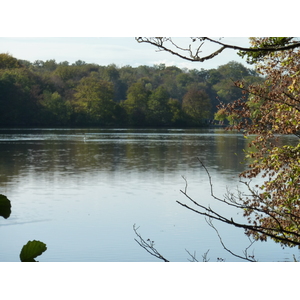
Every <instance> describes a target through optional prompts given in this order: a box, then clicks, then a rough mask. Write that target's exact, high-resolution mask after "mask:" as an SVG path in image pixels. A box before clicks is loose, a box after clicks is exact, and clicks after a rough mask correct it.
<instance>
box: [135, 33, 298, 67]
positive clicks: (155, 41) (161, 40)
mask: <svg viewBox="0 0 300 300" xmlns="http://www.w3.org/2000/svg"><path fill="white" fill-rule="evenodd" d="M135 39H136V41H137V42H138V43H148V44H150V45H153V46H155V47H157V48H158V51H166V52H169V53H171V54H172V55H175V56H178V57H180V58H182V59H184V60H188V61H191V62H204V61H206V60H209V59H212V58H214V57H215V56H217V55H219V54H220V53H221V52H223V51H224V50H225V49H233V50H237V51H245V52H262V51H267V52H277V51H283V50H289V49H294V48H297V47H300V43H299V42H294V43H292V44H289V45H285V46H270V47H264V48H246V47H240V46H237V45H229V44H225V43H222V42H220V41H219V40H215V39H212V38H209V37H195V38H191V39H192V42H195V41H197V40H199V41H200V42H201V43H200V45H199V46H198V47H197V49H196V50H195V51H194V53H193V51H192V46H191V44H189V46H188V49H187V48H186V49H185V48H182V47H179V46H178V45H177V44H176V43H174V42H173V40H172V38H170V37H168V38H167V37H150V38H147V37H136V38H135ZM205 41H208V42H210V43H213V44H217V45H219V46H220V48H219V49H218V50H216V51H214V52H212V53H211V54H209V55H207V56H203V57H200V56H199V54H200V52H201V51H200V49H201V48H202V46H203V45H204V43H205ZM166 42H170V43H171V45H172V46H173V47H175V49H177V50H180V51H183V52H186V53H188V54H189V55H188V56H186V55H183V54H180V53H179V52H178V51H175V50H172V49H171V48H170V47H168V46H166V45H165V43H166Z"/></svg>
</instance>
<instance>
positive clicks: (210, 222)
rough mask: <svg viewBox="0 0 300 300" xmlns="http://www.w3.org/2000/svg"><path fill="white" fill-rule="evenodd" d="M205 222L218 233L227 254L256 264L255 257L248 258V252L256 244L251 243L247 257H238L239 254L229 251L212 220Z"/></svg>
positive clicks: (245, 253)
mask: <svg viewBox="0 0 300 300" xmlns="http://www.w3.org/2000/svg"><path fill="white" fill-rule="evenodd" d="M205 221H206V222H207V224H208V225H209V226H210V227H212V228H213V229H214V230H215V231H216V233H217V235H218V237H219V240H220V243H221V244H222V246H223V248H224V249H225V250H226V251H227V252H229V253H230V254H231V255H233V256H235V257H238V258H241V259H243V260H247V261H251V262H255V261H256V260H255V259H254V256H248V255H247V250H248V249H249V248H250V247H251V246H252V245H253V243H254V242H251V243H250V245H249V246H248V247H247V248H246V249H245V251H244V255H245V256H241V255H238V254H236V253H234V252H232V251H231V250H229V249H228V248H227V247H226V246H225V244H224V243H223V240H222V238H221V236H220V234H219V232H218V230H217V228H216V227H215V226H214V225H213V223H212V220H211V219H209V220H207V219H206V218H205Z"/></svg>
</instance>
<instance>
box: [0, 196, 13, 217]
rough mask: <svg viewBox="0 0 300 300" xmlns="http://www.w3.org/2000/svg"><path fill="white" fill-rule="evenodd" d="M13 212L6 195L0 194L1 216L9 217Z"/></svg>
mask: <svg viewBox="0 0 300 300" xmlns="http://www.w3.org/2000/svg"><path fill="white" fill-rule="evenodd" d="M10 213H11V204H10V201H9V200H8V199H7V197H6V196H4V195H1V194H0V216H2V217H3V218H5V219H7V218H8V217H9V216H10Z"/></svg>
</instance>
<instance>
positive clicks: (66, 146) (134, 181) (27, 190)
mask: <svg viewBox="0 0 300 300" xmlns="http://www.w3.org/2000/svg"><path fill="white" fill-rule="evenodd" d="M246 145H247V140H245V139H244V137H243V136H242V135H241V134H232V133H228V132H226V131H223V130H217V129H216V130H215V129H211V130H128V129H115V130H104V129H103V130H99V129H87V130H83V129H65V130H61V129H48V130H40V129H35V130H34V129H31V130H16V129H15V130H0V167H1V169H0V189H1V190H0V193H1V194H5V195H8V196H9V199H11V201H12V203H13V205H14V210H13V213H12V215H11V217H10V219H9V221H8V220H5V221H6V222H8V223H7V225H9V224H10V225H13V224H14V226H5V230H4V229H3V228H1V231H2V234H3V235H6V236H7V240H8V241H9V242H8V243H7V244H6V245H5V246H4V248H3V249H2V253H3V251H4V254H3V255H4V256H3V257H4V260H13V258H14V257H18V253H17V251H19V249H20V245H21V244H22V241H23V244H24V243H26V242H27V241H28V240H32V239H40V240H42V241H44V242H45V243H46V244H47V247H48V250H47V252H46V253H44V254H43V256H42V257H41V261H42V259H44V260H45V261H151V260H152V259H153V258H152V257H149V255H148V254H147V253H144V252H143V250H142V249H139V248H138V246H137V245H136V244H135V242H134V233H133V230H132V225H133V224H134V223H136V224H137V226H141V229H140V233H141V234H142V235H143V234H146V235H149V237H151V238H152V239H154V240H155V242H156V244H157V245H159V246H160V247H161V248H160V249H162V251H164V253H166V256H167V255H168V258H170V260H172V261H187V260H186V257H187V255H186V252H185V251H184V248H188V249H189V250H191V251H193V250H197V251H198V252H199V253H204V252H206V251H207V249H208V248H210V249H215V251H216V252H215V253H214V252H213V250H211V251H210V253H211V255H212V260H214V257H218V256H219V257H220V256H221V254H219V253H218V251H222V249H221V247H220V244H219V241H218V238H217V237H216V236H215V234H214V232H213V231H212V230H210V229H209V228H208V227H207V224H206V223H205V220H203V219H202V218H199V216H197V215H195V214H191V213H190V212H188V211H185V210H184V209H183V208H181V207H179V205H178V204H176V200H177V199H180V197H181V194H180V192H179V190H180V189H181V188H183V186H184V182H183V180H182V178H181V175H184V176H185V177H187V179H188V181H189V189H190V191H191V193H192V194H193V195H194V196H195V197H197V200H198V199H201V201H209V198H210V196H209V195H210V190H209V186H208V184H207V177H206V175H205V173H204V172H201V170H200V166H199V162H198V160H197V157H199V158H200V159H201V160H202V161H204V162H205V165H206V166H207V168H208V169H209V170H210V172H211V175H212V177H213V179H214V181H215V182H216V184H215V188H216V189H217V192H218V190H219V191H220V193H222V194H224V192H225V188H226V186H227V185H230V184H231V185H232V184H234V186H235V185H236V179H237V175H238V174H239V173H240V172H242V171H243V170H244V168H245V165H244V164H241V163H240V162H241V161H242V160H243V158H244V157H243V152H242V149H243V148H244V147H246ZM181 200H182V198H181ZM41 221H43V222H41ZM37 222H38V223H37ZM2 224H4V223H2V221H1V220H0V225H2ZM226 230H227V231H226V232H225V236H226V235H227V236H228V237H229V238H230V240H231V241H233V243H236V238H235V235H236V231H235V229H234V230H233V231H230V230H228V228H226ZM241 234H242V233H241ZM10 236H13V237H15V239H9V237H10ZM146 237H148V236H145V238H146ZM62 241H63V246H62V245H61V242H62ZM246 242H247V240H246ZM199 247H200V249H199ZM14 249H15V250H14ZM276 249H277V248H276ZM182 250H183V251H182ZM268 250H270V249H268ZM14 251H15V253H14ZM267 255H268V254H266V256H267ZM272 258H273V257H269V259H270V260H272ZM154 261H156V260H154Z"/></svg>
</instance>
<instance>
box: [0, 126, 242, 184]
mask: <svg viewBox="0 0 300 300" xmlns="http://www.w3.org/2000/svg"><path fill="white" fill-rule="evenodd" d="M69 134H72V135H68V132H64V135H63V136H60V135H53V136H50V137H47V136H46V138H45V137H43V136H40V137H41V139H40V140H36V141H34V140H25V141H19V142H17V141H16V142H11V141H9V142H2V143H1V155H0V165H1V176H2V177H1V182H2V184H3V183H4V184H5V182H6V181H10V179H9V178H10V177H21V176H26V175H28V174H29V173H30V174H31V176H47V177H49V178H50V177H54V176H57V175H72V174H79V173H80V172H83V171H88V172H91V173H93V172H107V173H108V172H120V173H128V172H148V171H151V172H152V173H163V172H173V171H176V170H179V171H181V170H182V169H184V170H186V169H187V168H198V163H197V160H196V159H195V158H197V157H199V158H201V159H202V160H203V161H205V163H206V165H207V167H209V168H211V169H214V168H215V169H217V171H218V172H219V171H226V170H228V171H230V170H234V171H236V172H237V173H238V172H241V171H242V169H243V165H241V164H240V162H241V161H242V159H243V157H242V155H238V156H237V155H235V153H240V152H241V151H240V149H241V148H243V147H244V146H245V145H244V140H243V137H242V136H240V135H235V134H230V133H226V132H223V131H214V130H209V131H205V130H204V131H200V130H195V131H193V130H185V131H179V132H172V131H162V130H158V131H133V132H131V131H129V130H128V131H122V132H120V133H118V132H114V131H107V132H104V133H103V132H102V131H95V132H92V133H91V134H89V133H88V132H87V134H86V137H87V138H86V140H84V139H83V135H84V132H82V131H81V132H80V135H74V134H73V133H72V132H69ZM228 139H229V140H230V142H228ZM225 140H226V142H225Z"/></svg>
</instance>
